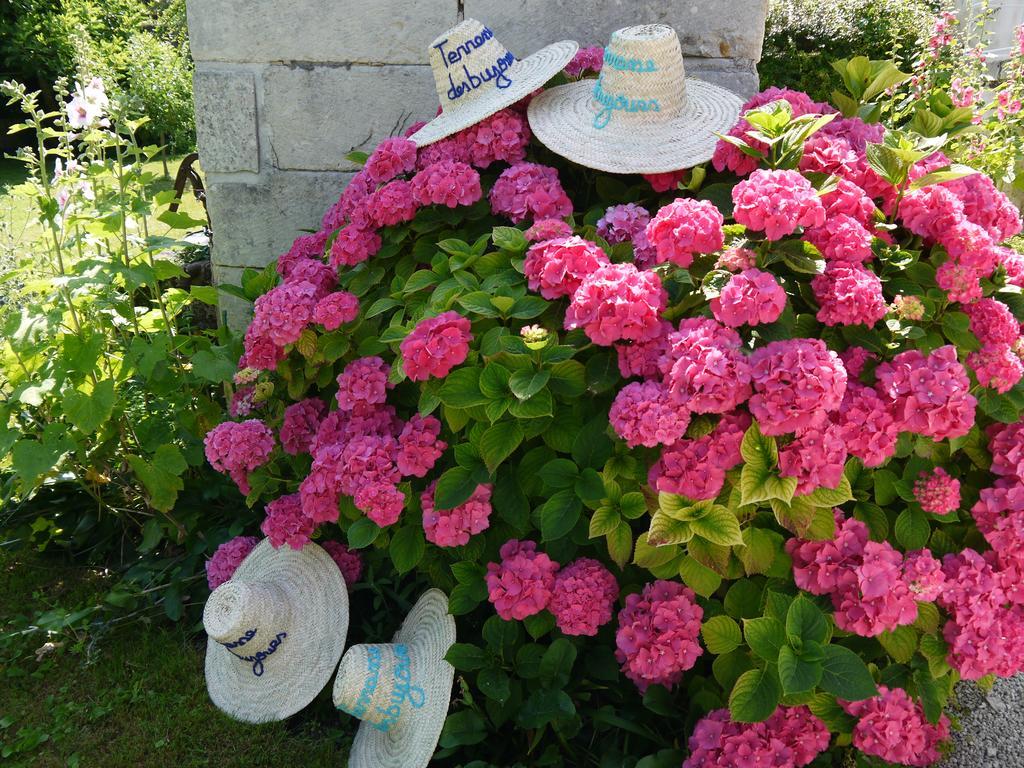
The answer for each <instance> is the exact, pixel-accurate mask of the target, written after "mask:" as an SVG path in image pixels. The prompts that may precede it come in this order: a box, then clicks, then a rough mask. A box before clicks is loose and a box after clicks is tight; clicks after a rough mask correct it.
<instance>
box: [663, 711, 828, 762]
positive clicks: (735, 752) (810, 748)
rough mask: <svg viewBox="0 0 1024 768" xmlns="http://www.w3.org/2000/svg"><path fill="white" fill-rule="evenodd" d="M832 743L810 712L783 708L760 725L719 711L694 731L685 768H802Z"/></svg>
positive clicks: (819, 721)
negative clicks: (734, 720) (740, 720)
mask: <svg viewBox="0 0 1024 768" xmlns="http://www.w3.org/2000/svg"><path fill="white" fill-rule="evenodd" d="M830 741H831V734H829V732H828V727H827V726H826V725H825V723H823V722H822V721H821V720H819V719H818V718H817V717H815V716H814V715H813V714H811V711H810V710H809V709H807V707H779V708H778V709H776V710H775V712H773V713H772V715H771V716H770V717H769V718H768V719H767V720H765V721H763V722H760V723H734V722H732V720H731V719H730V717H729V710H727V709H716V710H714V711H713V712H711V713H709V714H708V715H707V716H705V717H704V718H702V719H701V720H700V721H698V723H697V725H696V726H695V727H694V729H693V733H692V734H691V735H690V741H689V747H690V756H689V757H688V758H687V759H686V762H684V763H683V766H682V768H737V766H740V765H746V766H751V768H753V767H754V766H771V768H803V766H805V765H808V764H809V763H811V762H812V761H813V760H814V758H816V757H817V756H818V755H819V754H821V753H822V752H824V751H825V750H826V749H828V745H829V742H830Z"/></svg>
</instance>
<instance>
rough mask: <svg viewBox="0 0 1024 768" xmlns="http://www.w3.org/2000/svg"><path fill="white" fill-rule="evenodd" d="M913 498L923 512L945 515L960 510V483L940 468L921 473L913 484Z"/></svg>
mask: <svg viewBox="0 0 1024 768" xmlns="http://www.w3.org/2000/svg"><path fill="white" fill-rule="evenodd" d="M914 498H915V499H917V503H918V504H920V505H921V509H923V510H924V511H925V512H931V513H932V514H933V515H946V514H949V513H950V512H954V511H956V510H957V509H959V508H960V481H959V480H957V479H956V478H954V477H950V476H949V473H948V472H946V470H944V469H942V467H938V468H936V470H935V471H934V472H933V473H931V474H928V473H927V472H922V473H921V474H920V476H919V477H918V479H917V482H915V483H914Z"/></svg>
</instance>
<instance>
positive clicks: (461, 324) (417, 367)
mask: <svg viewBox="0 0 1024 768" xmlns="http://www.w3.org/2000/svg"><path fill="white" fill-rule="evenodd" d="M469 329H470V323H469V320H467V319H466V318H464V317H463V316H462V315H460V314H459V313H458V312H442V313H441V314H440V315H437V317H430V318H426V319H425V320H421V321H420V322H419V323H417V324H416V327H415V328H413V329H412V333H410V334H409V335H408V336H406V337H405V338H404V339H403V340H402V343H401V345H400V349H401V351H402V360H403V363H404V365H405V373H406V375H407V376H408V377H409V379H410V380H412V381H426V380H427V379H429V378H430V377H432V376H433V377H435V378H439V379H441V378H444V377H445V376H447V375H448V372H449V371H451V369H452V368H454V367H455V366H457V365H461V364H462V363H463V362H464V361H465V359H466V355H468V354H469V342H470V341H472V340H473V334H472V333H470V330H469Z"/></svg>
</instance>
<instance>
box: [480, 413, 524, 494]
mask: <svg viewBox="0 0 1024 768" xmlns="http://www.w3.org/2000/svg"><path fill="white" fill-rule="evenodd" d="M521 442H523V428H522V427H521V426H519V422H516V421H499V422H498V423H497V424H493V425H491V426H490V427H488V428H487V430H486V431H485V432H484V433H483V434H482V435H481V436H480V442H479V449H480V458H482V459H483V460H484V464H486V465H487V470H488V471H489V472H490V473H491V474H492V475H493V474H494V472H495V470H496V469H497V468H498V465H499V464H501V462H503V461H504V460H505V459H507V458H508V457H509V456H511V455H512V453H513V452H514V451H515V449H516V448H518V447H519V444H520V443H521ZM474 490H475V488H474Z"/></svg>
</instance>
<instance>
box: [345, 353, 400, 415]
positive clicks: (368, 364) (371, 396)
mask: <svg viewBox="0 0 1024 768" xmlns="http://www.w3.org/2000/svg"><path fill="white" fill-rule="evenodd" d="M390 373H391V366H390V365H388V364H387V363H385V362H384V361H383V360H382V359H380V358H379V357H377V356H376V355H374V356H372V357H360V358H359V359H358V360H353V361H352V362H351V363H349V364H348V365H346V366H345V370H344V371H342V372H341V373H340V374H338V392H337V394H335V396H334V397H335V399H336V400H337V401H338V407H339V408H340V409H341V410H343V411H351V410H353V409H354V408H355V407H356V406H357V405H361V404H365V405H380V404H381V403H383V402H385V401H386V400H387V391H388V390H389V389H391V388H392V387H394V384H392V383H391V382H389V381H388V375H389V374H390Z"/></svg>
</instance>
